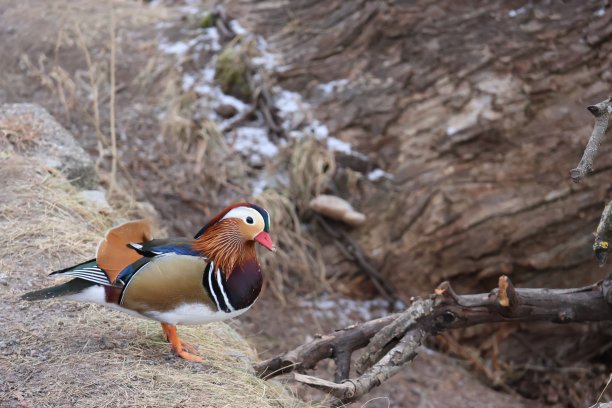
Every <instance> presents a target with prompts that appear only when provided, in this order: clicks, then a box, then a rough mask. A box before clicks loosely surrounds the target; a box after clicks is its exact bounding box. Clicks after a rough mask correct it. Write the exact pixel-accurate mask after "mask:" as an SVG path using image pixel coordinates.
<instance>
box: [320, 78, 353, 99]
mask: <svg viewBox="0 0 612 408" xmlns="http://www.w3.org/2000/svg"><path fill="white" fill-rule="evenodd" d="M348 83H349V80H348V79H335V80H333V81H330V82H327V83H324V84H319V85H317V88H318V89H319V90H321V92H323V95H325V96H329V95H332V94H333V93H334V92H336V91H338V90H339V89H341V88H344V87H345V86H346V85H347V84H348Z"/></svg>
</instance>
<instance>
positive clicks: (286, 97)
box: [274, 87, 304, 117]
mask: <svg viewBox="0 0 612 408" xmlns="http://www.w3.org/2000/svg"><path fill="white" fill-rule="evenodd" d="M278 89H280V88H278V87H276V89H275V90H277V91H278ZM274 99H275V100H274V106H276V108H277V109H278V110H279V115H281V117H282V115H283V114H285V113H294V112H297V111H298V110H299V109H300V107H302V106H304V102H303V101H302V95H300V94H299V93H297V92H291V91H287V90H286V89H283V90H281V91H280V92H277V93H276V94H275V98H274Z"/></svg>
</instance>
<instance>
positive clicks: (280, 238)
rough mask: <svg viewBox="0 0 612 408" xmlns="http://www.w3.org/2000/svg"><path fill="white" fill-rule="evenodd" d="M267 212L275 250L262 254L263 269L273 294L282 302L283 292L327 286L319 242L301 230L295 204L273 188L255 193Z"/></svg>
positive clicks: (309, 291) (310, 290)
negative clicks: (259, 193)
mask: <svg viewBox="0 0 612 408" xmlns="http://www.w3.org/2000/svg"><path fill="white" fill-rule="evenodd" d="M257 201H258V202H259V203H261V205H262V206H264V207H265V208H266V209H267V210H268V211H269V212H270V214H272V216H271V221H272V225H271V230H272V233H273V236H274V240H275V244H276V246H277V248H278V249H277V251H276V253H274V254H270V253H268V252H267V251H266V253H263V254H262V264H263V269H264V271H265V273H266V278H267V280H268V282H269V283H270V289H271V290H272V292H274V294H275V296H276V297H277V298H278V299H279V300H281V302H283V303H286V299H285V294H287V293H313V292H318V291H321V290H323V289H326V288H328V287H327V282H326V278H325V276H326V271H325V263H324V262H323V258H322V256H321V253H320V251H319V246H318V245H317V244H316V243H315V242H314V241H313V240H312V237H311V236H309V234H308V233H306V232H305V231H303V227H302V222H301V221H300V218H299V217H298V214H297V211H296V208H295V204H294V203H293V201H292V200H291V198H290V197H288V196H287V195H286V194H282V193H281V192H279V191H277V190H273V189H268V190H265V191H264V192H263V193H262V194H261V195H259V196H258V197H257Z"/></svg>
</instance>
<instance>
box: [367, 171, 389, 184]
mask: <svg viewBox="0 0 612 408" xmlns="http://www.w3.org/2000/svg"><path fill="white" fill-rule="evenodd" d="M383 178H386V179H389V180H393V174H390V173H387V172H386V171H384V170H382V169H375V170H372V171H371V172H369V173H368V180H370V181H378V180H380V179H383Z"/></svg>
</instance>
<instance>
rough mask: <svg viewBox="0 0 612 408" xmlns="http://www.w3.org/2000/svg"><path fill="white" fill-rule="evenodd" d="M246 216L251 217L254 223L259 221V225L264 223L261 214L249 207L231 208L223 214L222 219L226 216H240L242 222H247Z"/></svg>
mask: <svg viewBox="0 0 612 408" xmlns="http://www.w3.org/2000/svg"><path fill="white" fill-rule="evenodd" d="M247 217H251V218H252V219H253V221H254V223H255V222H260V223H261V225H264V224H265V223H264V219H263V217H262V216H261V214H260V213H259V212H258V211H257V210H254V209H253V208H249V207H237V208H233V209H231V210H230V211H229V212H228V213H227V214H225V216H224V217H223V218H222V219H223V220H224V219H226V218H240V219H241V220H244V222H247V221H246V219H247Z"/></svg>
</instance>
